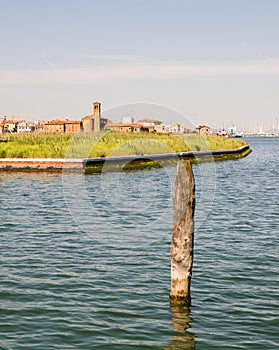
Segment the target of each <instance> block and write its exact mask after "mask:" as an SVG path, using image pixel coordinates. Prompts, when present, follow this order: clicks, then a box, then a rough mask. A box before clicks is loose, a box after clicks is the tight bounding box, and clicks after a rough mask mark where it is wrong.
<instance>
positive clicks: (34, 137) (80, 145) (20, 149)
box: [0, 132, 246, 158]
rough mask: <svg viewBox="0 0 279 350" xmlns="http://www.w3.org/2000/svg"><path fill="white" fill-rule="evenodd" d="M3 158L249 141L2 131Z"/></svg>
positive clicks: (181, 148) (144, 150)
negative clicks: (3, 132) (12, 132)
mask: <svg viewBox="0 0 279 350" xmlns="http://www.w3.org/2000/svg"><path fill="white" fill-rule="evenodd" d="M5 137H6V138H8V139H9V141H8V142H0V158H64V157H66V158H89V157H91V158H93V157H109V156H123V155H143V154H156V153H176V152H187V151H202V150H218V149H236V148H239V147H241V146H243V145H245V144H246V143H245V142H243V141H241V140H239V139H227V138H223V137H212V136H210V137H200V136H198V135H195V134H190V135H183V136H172V135H170V136H169V135H159V134H147V133H140V134H121V133H115V132H107V133H105V132H103V133H92V134H85V133H84V134H75V135H60V134H19V135H17V134H14V135H8V136H5V135H1V138H2V139H4V138H5Z"/></svg>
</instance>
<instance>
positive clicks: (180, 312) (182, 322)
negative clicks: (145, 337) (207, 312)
mask: <svg viewBox="0 0 279 350" xmlns="http://www.w3.org/2000/svg"><path fill="white" fill-rule="evenodd" d="M171 313H172V320H171V325H172V328H173V330H174V331H175V332H176V333H177V334H176V335H174V336H173V342H172V343H170V344H168V345H166V346H165V347H164V349H166V350H174V349H175V350H190V349H195V348H196V341H195V335H194V334H193V333H190V332H188V331H187V330H188V328H189V327H190V324H191V322H192V319H191V315H190V309H189V307H188V306H185V305H171Z"/></svg>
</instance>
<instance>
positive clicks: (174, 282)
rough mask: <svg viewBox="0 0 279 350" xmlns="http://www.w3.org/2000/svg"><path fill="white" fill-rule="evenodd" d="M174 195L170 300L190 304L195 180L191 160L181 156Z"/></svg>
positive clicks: (173, 302)
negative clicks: (182, 158) (184, 159)
mask: <svg viewBox="0 0 279 350" xmlns="http://www.w3.org/2000/svg"><path fill="white" fill-rule="evenodd" d="M173 199H174V214H173V229H172V245H171V252H170V256H171V291H170V300H171V303H172V304H186V305H190V303H191V297H190V283H191V276H192V266H193V249H194V210H195V181H194V175H193V171H192V166H191V163H190V162H189V161H183V160H180V161H179V162H178V163H177V168H176V175H175V179H174V188H173Z"/></svg>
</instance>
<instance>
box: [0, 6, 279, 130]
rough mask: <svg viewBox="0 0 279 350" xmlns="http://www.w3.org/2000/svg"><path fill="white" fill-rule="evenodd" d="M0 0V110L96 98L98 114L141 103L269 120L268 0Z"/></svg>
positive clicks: (48, 113)
mask: <svg viewBox="0 0 279 350" xmlns="http://www.w3.org/2000/svg"><path fill="white" fill-rule="evenodd" d="M0 5H1V10H2V13H3V18H2V19H1V23H0V29H1V31H0V36H1V55H0V94H1V100H0V102H1V103H0V117H3V116H4V115H7V116H11V115H15V116H16V117H17V118H22V119H26V118H28V119H29V120H36V119H38V118H40V119H44V120H51V119H57V118H69V119H77V118H79V117H81V116H84V115H86V114H87V113H88V108H90V107H89V106H90V105H91V103H92V102H93V101H94V100H100V101H102V104H103V110H104V113H105V111H106V110H107V109H112V108H113V107H114V106H119V105H126V104H137V103H138V102H143V103H146V105H147V104H154V105H163V106H167V107H168V108H170V109H172V110H175V111H177V112H178V113H179V114H181V115H183V116H185V118H186V119H187V120H190V121H191V122H192V123H193V124H194V125H195V124H206V125H209V126H210V127H212V128H221V127H222V126H223V125H225V126H226V127H228V126H231V125H232V124H233V125H235V126H236V127H237V128H238V129H239V130H253V129H255V128H263V129H266V130H268V129H271V128H274V129H276V128H277V129H278V125H279V122H278V119H279V103H278V96H277V95H278V91H279V89H278V88H279V47H278V44H277V42H278V39H277V35H278V32H279V23H278V15H279V3H278V1H276V0H265V1H264V0H235V1H221V0H211V1H205V0H200V1H195V2H194V1H190V0H189V1H188V0H174V1H170V0H149V1H145V0H118V1H114V0H102V1H100V0H98V1H97V0H80V1H74V0H68V1H66V0H58V1H54V0H49V1H36V0H9V1H5V0H0ZM143 117H155V118H156V117H157V116H156V115H152V113H150V114H149V115H143Z"/></svg>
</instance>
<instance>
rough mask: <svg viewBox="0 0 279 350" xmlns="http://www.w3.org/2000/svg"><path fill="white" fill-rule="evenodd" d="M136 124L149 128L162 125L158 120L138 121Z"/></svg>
mask: <svg viewBox="0 0 279 350" xmlns="http://www.w3.org/2000/svg"><path fill="white" fill-rule="evenodd" d="M138 123H139V124H143V125H147V126H149V125H150V126H151V125H160V124H162V122H160V121H159V120H156V119H147V118H145V119H140V120H138Z"/></svg>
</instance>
